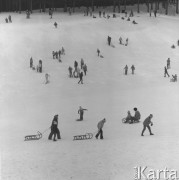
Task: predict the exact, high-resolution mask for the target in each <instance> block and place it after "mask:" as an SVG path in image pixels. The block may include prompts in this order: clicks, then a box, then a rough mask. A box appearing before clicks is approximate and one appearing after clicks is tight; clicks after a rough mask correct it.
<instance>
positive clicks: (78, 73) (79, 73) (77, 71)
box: [68, 58, 88, 84]
mask: <svg viewBox="0 0 179 180" xmlns="http://www.w3.org/2000/svg"><path fill="white" fill-rule="evenodd" d="M68 71H69V77H70V78H72V77H74V78H80V80H79V82H78V84H79V83H81V84H83V72H84V74H85V76H86V74H87V71H88V70H87V65H86V64H85V63H84V60H83V58H81V61H80V67H79V65H78V62H77V61H74V71H73V68H72V67H71V66H69V67H68Z"/></svg>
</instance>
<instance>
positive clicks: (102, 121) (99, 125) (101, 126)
mask: <svg viewBox="0 0 179 180" xmlns="http://www.w3.org/2000/svg"><path fill="white" fill-rule="evenodd" d="M105 122H106V120H105V119H103V120H101V121H99V123H98V125H97V127H98V129H99V130H100V129H102V128H103V126H104V123H105Z"/></svg>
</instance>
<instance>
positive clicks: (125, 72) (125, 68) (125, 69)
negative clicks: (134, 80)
mask: <svg viewBox="0 0 179 180" xmlns="http://www.w3.org/2000/svg"><path fill="white" fill-rule="evenodd" d="M127 71H128V66H127V65H126V66H125V67H124V74H125V75H127Z"/></svg>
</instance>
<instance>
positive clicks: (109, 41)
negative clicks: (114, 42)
mask: <svg viewBox="0 0 179 180" xmlns="http://www.w3.org/2000/svg"><path fill="white" fill-rule="evenodd" d="M107 40H108V45H109V46H110V45H111V37H110V36H108V39H107Z"/></svg>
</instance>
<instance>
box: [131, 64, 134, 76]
mask: <svg viewBox="0 0 179 180" xmlns="http://www.w3.org/2000/svg"><path fill="white" fill-rule="evenodd" d="M131 70H132V74H134V70H135V67H134V65H132V66H131Z"/></svg>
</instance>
